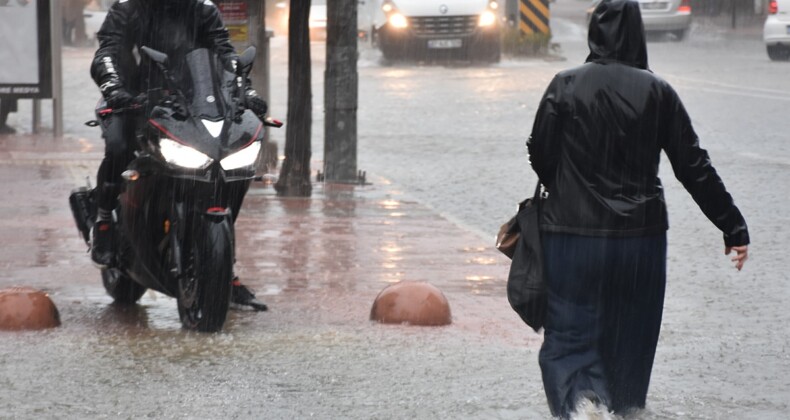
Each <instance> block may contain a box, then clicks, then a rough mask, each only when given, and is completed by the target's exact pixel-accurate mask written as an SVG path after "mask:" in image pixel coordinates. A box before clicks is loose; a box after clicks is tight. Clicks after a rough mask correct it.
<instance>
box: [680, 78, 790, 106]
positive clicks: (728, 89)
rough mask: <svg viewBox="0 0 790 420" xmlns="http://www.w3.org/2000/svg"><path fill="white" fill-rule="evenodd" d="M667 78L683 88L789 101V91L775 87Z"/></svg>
mask: <svg viewBox="0 0 790 420" xmlns="http://www.w3.org/2000/svg"><path fill="white" fill-rule="evenodd" d="M667 78H671V79H673V80H676V81H677V82H679V83H672V84H673V85H680V86H683V88H684V89H690V90H697V91H701V92H707V93H719V94H722V95H735V96H745V97H749V98H757V99H772V100H776V101H790V92H783V91H778V90H776V89H766V88H758V87H749V86H743V85H732V84H729V83H720V82H712V81H709V80H697V79H688V78H685V77H676V76H668V77H667ZM706 85H707V86H706Z"/></svg>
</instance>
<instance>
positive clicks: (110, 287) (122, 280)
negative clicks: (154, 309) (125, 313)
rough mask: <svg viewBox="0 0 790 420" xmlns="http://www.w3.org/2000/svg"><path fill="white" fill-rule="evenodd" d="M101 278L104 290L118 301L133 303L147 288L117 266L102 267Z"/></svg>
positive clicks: (127, 303)
mask: <svg viewBox="0 0 790 420" xmlns="http://www.w3.org/2000/svg"><path fill="white" fill-rule="evenodd" d="M101 280H102V284H103V285H104V290H106V291H107V294H108V295H110V297H112V298H113V300H115V302H116V303H121V304H124V305H132V304H134V303H135V302H137V301H138V300H139V299H140V298H141V297H142V296H143V294H144V293H145V290H146V288H145V287H144V286H141V285H139V284H137V283H135V282H134V280H132V279H131V278H129V276H127V275H126V274H124V273H123V272H122V271H121V270H119V269H117V268H102V269H101Z"/></svg>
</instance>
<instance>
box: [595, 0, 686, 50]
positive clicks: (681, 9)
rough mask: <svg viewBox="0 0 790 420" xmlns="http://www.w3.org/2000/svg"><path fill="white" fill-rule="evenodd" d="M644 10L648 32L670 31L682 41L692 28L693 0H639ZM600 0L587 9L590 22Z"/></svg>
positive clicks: (644, 22)
mask: <svg viewBox="0 0 790 420" xmlns="http://www.w3.org/2000/svg"><path fill="white" fill-rule="evenodd" d="M637 1H638V3H639V10H640V11H641V12H642V22H643V24H644V26H645V32H646V33H649V34H651V33H670V34H672V35H673V36H674V39H675V40H676V41H682V40H683V39H684V38H686V35H688V32H689V28H691V0H637ZM599 2H600V0H593V2H592V5H591V6H590V8H589V9H587V22H588V23H589V22H590V17H591V16H592V13H593V11H594V10H595V7H596V6H598V3H599Z"/></svg>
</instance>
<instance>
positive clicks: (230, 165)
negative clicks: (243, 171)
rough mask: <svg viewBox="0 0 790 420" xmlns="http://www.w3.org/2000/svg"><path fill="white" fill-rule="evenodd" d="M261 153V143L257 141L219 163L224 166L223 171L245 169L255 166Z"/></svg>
mask: <svg viewBox="0 0 790 420" xmlns="http://www.w3.org/2000/svg"><path fill="white" fill-rule="evenodd" d="M260 151H261V142H259V141H256V142H253V143H252V144H251V145H249V146H247V147H245V148H243V149H241V150H239V151H238V152H236V153H234V154H232V155H230V156H228V157H226V158H225V159H222V160H221V161H219V164H220V165H222V169H224V170H226V171H229V170H231V169H239V168H243V167H245V166H251V165H253V164H255V161H256V160H257V159H258V154H259V153H260Z"/></svg>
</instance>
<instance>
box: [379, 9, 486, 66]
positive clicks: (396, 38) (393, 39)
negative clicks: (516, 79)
mask: <svg viewBox="0 0 790 420" xmlns="http://www.w3.org/2000/svg"><path fill="white" fill-rule="evenodd" d="M366 1H372V0H366ZM380 4H381V6H380V8H378V9H379V10H378V11H377V12H376V14H377V15H378V17H374V18H372V19H371V20H372V21H373V27H374V28H375V36H376V39H377V41H378V45H379V48H381V51H382V53H383V54H384V57H385V58H387V59H391V60H393V59H400V58H417V59H421V58H424V59H429V58H432V57H437V56H441V57H444V56H454V57H455V56H458V57H462V58H467V59H470V60H475V61H487V62H498V61H499V59H500V56H501V54H502V48H501V35H500V25H501V18H500V16H501V13H500V5H499V3H498V0H382V1H381V3H380Z"/></svg>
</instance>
